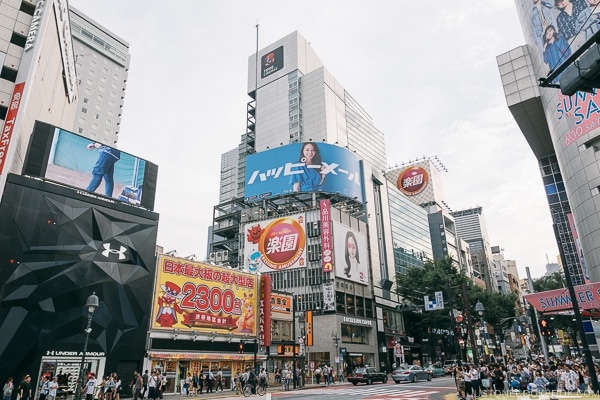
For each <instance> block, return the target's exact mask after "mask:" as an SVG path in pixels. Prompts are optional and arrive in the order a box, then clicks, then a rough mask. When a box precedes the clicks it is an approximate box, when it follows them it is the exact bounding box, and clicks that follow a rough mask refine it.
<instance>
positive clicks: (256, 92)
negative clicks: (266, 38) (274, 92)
mask: <svg viewBox="0 0 600 400" xmlns="http://www.w3.org/2000/svg"><path fill="white" fill-rule="evenodd" d="M254 62H255V63H256V77H255V79H254V100H255V101H256V98H257V97H258V68H259V65H258V20H257V21H256V58H255V61H254Z"/></svg>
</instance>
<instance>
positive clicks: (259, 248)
mask: <svg viewBox="0 0 600 400" xmlns="http://www.w3.org/2000/svg"><path fill="white" fill-rule="evenodd" d="M304 221H305V215H304V214H296V215H291V216H287V217H282V218H275V219H269V220H265V221H260V222H253V223H250V224H246V225H245V226H244V234H245V243H244V265H245V268H246V269H247V270H248V271H251V272H254V271H259V272H273V271H281V270H284V269H290V268H298V267H305V266H306V229H305V226H304Z"/></svg>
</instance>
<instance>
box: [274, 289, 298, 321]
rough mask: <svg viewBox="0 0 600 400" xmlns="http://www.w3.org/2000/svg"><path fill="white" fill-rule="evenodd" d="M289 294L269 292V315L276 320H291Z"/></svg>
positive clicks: (291, 299) (290, 297)
mask: <svg viewBox="0 0 600 400" xmlns="http://www.w3.org/2000/svg"><path fill="white" fill-rule="evenodd" d="M292 301H293V298H292V296H291V295H286V294H280V293H274V292H272V293H271V317H272V318H273V319H274V320H278V321H292V320H293V316H292Z"/></svg>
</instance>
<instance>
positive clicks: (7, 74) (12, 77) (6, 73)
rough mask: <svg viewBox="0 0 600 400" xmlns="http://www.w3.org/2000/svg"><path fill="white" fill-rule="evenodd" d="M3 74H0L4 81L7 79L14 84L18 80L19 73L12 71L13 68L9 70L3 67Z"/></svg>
mask: <svg viewBox="0 0 600 400" xmlns="http://www.w3.org/2000/svg"><path fill="white" fill-rule="evenodd" d="M0 67H1V68H2V72H0V78H2V79H6V80H7V81H11V82H14V81H16V80H17V71H16V70H14V69H12V68H8V67H6V66H5V67H2V66H0Z"/></svg>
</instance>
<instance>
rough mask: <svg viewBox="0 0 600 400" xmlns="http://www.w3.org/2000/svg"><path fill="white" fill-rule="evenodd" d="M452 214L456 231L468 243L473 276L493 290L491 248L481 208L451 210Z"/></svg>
mask: <svg viewBox="0 0 600 400" xmlns="http://www.w3.org/2000/svg"><path fill="white" fill-rule="evenodd" d="M452 216H453V217H454V221H455V222H456V233H457V234H458V236H460V237H461V238H462V239H463V240H465V241H466V242H467V243H469V248H470V249H471V260H472V261H473V273H474V276H475V277H476V278H479V279H481V280H483V281H484V282H485V284H486V286H487V288H488V290H493V289H492V288H493V285H492V281H491V277H490V262H491V260H492V249H491V246H490V240H489V237H488V232H487V226H486V223H485V218H484V216H483V208H482V207H476V208H470V209H466V210H461V211H453V212H452Z"/></svg>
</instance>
